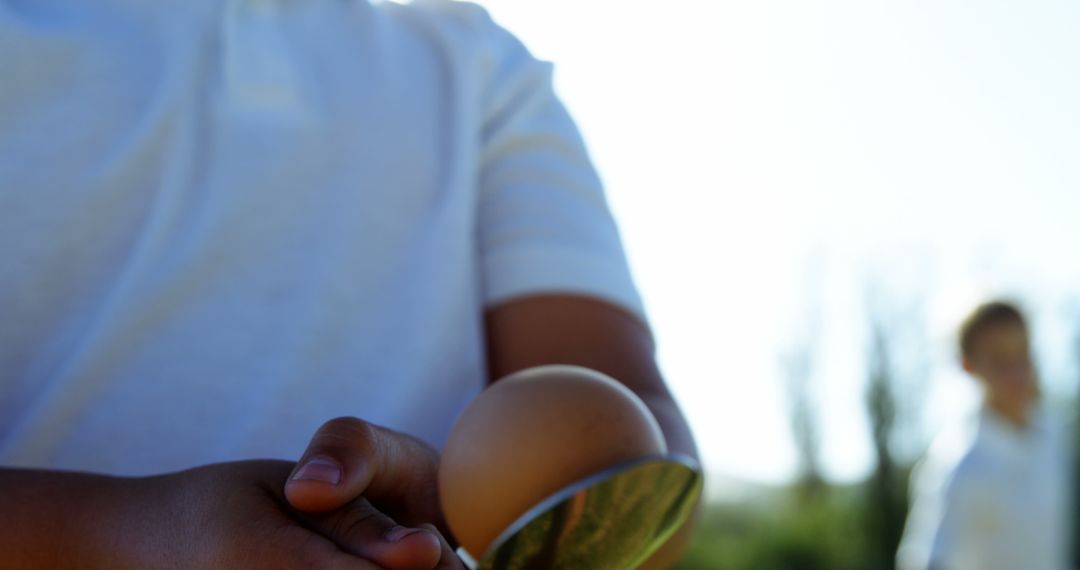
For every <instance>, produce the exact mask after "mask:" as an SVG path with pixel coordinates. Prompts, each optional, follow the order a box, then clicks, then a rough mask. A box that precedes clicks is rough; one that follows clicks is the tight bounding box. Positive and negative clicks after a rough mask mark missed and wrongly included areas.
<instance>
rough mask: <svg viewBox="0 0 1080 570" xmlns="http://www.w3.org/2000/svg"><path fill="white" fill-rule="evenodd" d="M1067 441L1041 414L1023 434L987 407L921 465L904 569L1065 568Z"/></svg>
mask: <svg viewBox="0 0 1080 570" xmlns="http://www.w3.org/2000/svg"><path fill="white" fill-rule="evenodd" d="M1069 456H1070V454H1069V446H1068V445H1067V438H1066V437H1065V433H1064V430H1063V429H1062V428H1061V426H1058V425H1056V424H1055V423H1054V422H1053V421H1051V420H1049V419H1047V417H1046V416H1045V415H1040V417H1039V418H1038V419H1037V420H1036V421H1035V422H1034V423H1033V425H1032V426H1031V427H1030V428H1029V429H1027V430H1025V431H1019V430H1017V429H1016V428H1014V427H1012V426H1011V425H1008V424H1006V423H1005V421H1004V420H1002V419H1000V418H999V417H998V416H997V415H996V414H993V413H990V412H988V411H984V412H983V413H981V414H980V416H979V417H978V420H977V422H976V424H975V425H974V426H973V427H972V428H971V429H970V430H968V431H967V432H966V433H965V432H963V431H957V432H952V433H949V434H947V435H946V436H944V437H942V438H940V439H939V440H938V441H937V442H935V445H934V447H933V449H932V450H931V452H930V454H929V455H928V456H927V458H926V459H925V460H924V461H923V462H922V463H921V464H920V465H919V467H918V468H917V469H916V472H915V474H914V479H913V482H914V483H913V486H912V499H913V508H912V511H911V514H910V515H909V517H908V523H907V528H906V529H905V531H904V539H903V542H902V543H901V545H900V550H899V552H898V555H897V562H898V564H897V565H898V567H899V568H900V569H901V570H925V569H927V568H934V569H944V570H1064V569H1065V568H1067V567H1068V566H1067V560H1068V558H1067V557H1068V555H1069V540H1068V538H1069V536H1068V530H1069V519H1070V514H1071V508H1072V502H1071V500H1070V497H1071V493H1070V492H1069V483H1070V482H1071V479H1069V476H1068V474H1069V471H1070V468H1069V465H1070V460H1069Z"/></svg>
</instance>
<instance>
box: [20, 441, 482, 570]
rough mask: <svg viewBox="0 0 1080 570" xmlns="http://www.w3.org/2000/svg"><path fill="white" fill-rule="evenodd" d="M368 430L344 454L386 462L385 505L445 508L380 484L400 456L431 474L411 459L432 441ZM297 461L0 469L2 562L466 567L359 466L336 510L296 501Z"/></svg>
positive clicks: (352, 460)
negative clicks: (171, 469) (137, 472)
mask: <svg viewBox="0 0 1080 570" xmlns="http://www.w3.org/2000/svg"><path fill="white" fill-rule="evenodd" d="M357 425H364V426H366V425H367V424H365V423H364V422H361V421H360V420H350V421H349V422H348V426H346V427H353V428H355V426H357ZM327 426H329V427H327ZM327 426H324V428H323V429H322V430H320V432H319V434H317V436H316V438H315V439H314V440H313V443H312V448H313V449H320V448H321V449H323V450H326V449H327V448H326V446H322V447H320V446H321V445H322V444H321V443H320V442H321V441H327V440H329V441H334V440H335V438H337V437H339V436H340V435H341V434H340V433H338V434H337V435H335V433H336V432H335V429H339V428H341V427H342V422H340V421H339V422H338V423H336V424H335V423H334V422H331V423H329V424H327ZM376 430H377V431H376ZM369 431H370V433H374V434H376V438H377V439H376V440H369V441H368V443H373V444H372V445H368V446H367V447H365V448H364V449H362V450H349V451H350V452H356V453H362V455H357V456H350V457H346V458H344V459H343V460H342V461H343V462H344V463H345V464H346V465H347V469H348V465H354V466H355V465H361V464H365V463H366V464H368V465H376V466H381V469H383V472H382V473H381V474H380V473H375V472H371V471H370V470H369V473H368V475H370V477H368V482H369V483H371V485H372V487H373V489H374V490H377V491H381V492H382V493H383V495H382V496H381V497H380V499H381V500H380V502H379V504H380V508H386V509H395V510H391V511H389V512H393V513H394V515H395V517H396V516H398V515H399V512H397V511H400V513H401V514H402V515H404V514H406V513H408V514H412V513H423V515H422V516H423V517H432V518H434V515H432V514H430V513H434V512H437V506H436V505H435V504H434V503H432V504H431V505H427V504H423V503H424V501H428V502H431V501H434V491H432V494H431V495H430V496H416V497H414V496H411V495H410V496H408V497H403V498H401V500H399V501H394V500H392V499H391V498H389V496H388V495H387V493H392V492H393V491H394V489H390V490H389V491H388V490H386V489H385V488H380V486H381V487H386V486H387V481H388V480H395V478H396V480H405V479H409V480H411V479H410V478H402V477H399V476H400V475H401V472H402V471H404V469H402V468H400V466H402V465H405V466H408V467H409V469H408V470H409V474H410V475H413V476H423V477H427V478H430V480H431V481H434V473H428V474H425V473H419V474H418V471H417V470H415V469H413V467H415V466H416V465H418V464H421V463H425V462H430V461H431V456H432V455H433V454H434V451H432V450H430V448H426V449H425V448H423V447H422V446H419V445H418V442H417V441H416V440H414V439H412V438H408V436H404V435H402V434H397V433H395V432H391V431H389V430H378V428H373V429H372V430H369ZM349 435H350V437H351V436H352V435H354V433H350V434H349ZM330 451H331V452H336V450H333V449H330ZM295 466H296V465H295V464H294V463H292V462H287V461H242V462H233V463H221V464H216V465H208V466H204V467H199V468H196V469H191V470H188V471H182V472H179V473H172V474H168V475H160V476H153V477H140V478H125V477H109V476H102V475H94V474H88V473H74V472H61V471H42V470H25V469H4V468H0V567H2V568H5V569H8V568H11V569H21V568H27V569H30V568H34V569H38V568H109V569H122V568H162V569H165V568H177V569H180V568H203V569H213V568H230V569H242V568H327V569H337V568H341V569H346V568H349V569H356V570H364V569H370V570H375V569H378V568H387V569H394V568H428V569H456V568H461V562H460V561H459V560H458V559H457V557H456V556H455V555H454V554H453V551H452V550H451V548H450V547H449V545H448V544H447V543H446V541H445V540H442V538H441V536H440V535H439V533H438V531H437V530H435V528H434V527H430V526H429V527H426V528H424V529H423V530H421V531H418V529H416V528H415V527H418V526H421V525H422V524H423V523H427V522H433V521H427V520H422V518H416V519H413V520H408V521H405V520H404V518H399V519H396V520H395V519H392V518H391V517H390V516H388V515H387V514H385V513H384V512H381V511H379V510H377V509H376V508H375V507H373V506H372V505H371V503H369V502H368V501H367V500H366V499H365V498H363V497H361V496H360V495H361V494H363V493H364V492H365V491H366V490H367V489H365V488H364V487H363V486H358V485H357V484H356V479H357V475H359V474H360V473H359V472H358V471H356V470H353V471H352V472H351V473H346V475H345V479H343V480H342V488H341V489H338V491H342V492H346V493H348V496H345V495H341V496H336V497H335V500H336V501H337V502H336V504H335V505H334V506H335V507H339V508H334V509H333V510H329V511H327V512H325V513H322V514H318V513H315V514H311V513H303V512H300V511H297V510H295V509H293V508H292V507H290V506H289V505H288V502H287V501H286V498H285V492H286V491H285V487H286V482H288V481H290V478H291V477H293V476H294V475H295V473H294V470H295ZM345 483H349V484H348V486H347V487H346V485H345ZM314 484H315V483H313V482H312V481H310V480H303V481H293V482H292V483H290V489H289V492H290V495H292V496H299V495H303V493H304V492H305V491H306V492H307V493H308V497H307V499H308V500H309V501H310V500H312V499H313V498H316V499H317V496H318V494H319V492H320V491H319V490H318V489H315V493H314V494H312V492H311V491H312V485H314ZM305 488H306V489H305ZM433 488H434V487H433V485H432V489H433ZM298 493H299V494H298ZM338 495H340V492H339V493H338ZM407 503H409V504H407ZM406 507H408V508H406ZM399 522H401V524H406V525H410V526H412V527H414V528H412V529H411V530H412V532H409V533H403V532H396V533H391V532H390V531H392V530H394V529H395V528H399V529H400V527H398V523H399ZM402 530H405V529H402ZM402 534H405V536H402Z"/></svg>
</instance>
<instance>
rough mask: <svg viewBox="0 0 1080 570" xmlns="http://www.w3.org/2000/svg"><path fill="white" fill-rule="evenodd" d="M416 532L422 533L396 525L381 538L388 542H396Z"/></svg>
mask: <svg viewBox="0 0 1080 570" xmlns="http://www.w3.org/2000/svg"><path fill="white" fill-rule="evenodd" d="M418 532H422V531H421V529H418V528H407V527H403V526H401V525H397V526H394V527H392V528H391V529H390V530H388V531H386V533H385V534H383V538H385V539H386V540H388V541H390V542H397V541H399V540H401V539H403V538H405V537H406V536H409V535H410V534H416V533H418Z"/></svg>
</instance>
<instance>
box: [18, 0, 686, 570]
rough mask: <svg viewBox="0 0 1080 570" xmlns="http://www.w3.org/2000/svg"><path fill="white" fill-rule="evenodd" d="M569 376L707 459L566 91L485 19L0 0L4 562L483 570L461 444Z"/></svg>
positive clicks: (426, 5) (289, 0)
mask: <svg viewBox="0 0 1080 570" xmlns="http://www.w3.org/2000/svg"><path fill="white" fill-rule="evenodd" d="M554 363H562V364H577V365H581V366H586V367H589V368H593V369H596V370H599V371H601V372H604V373H607V374H608V375H610V376H612V377H615V378H618V379H619V380H620V381H622V382H623V383H624V384H626V385H627V386H628V387H629V388H630V389H632V390H634V391H635V392H636V393H637V394H638V395H639V396H641V398H642V400H643V401H645V402H646V404H647V405H648V406H649V407H650V409H652V411H653V413H654V414H655V415H656V417H657V420H658V421H659V423H660V425H661V426H662V428H663V430H664V433H665V435H666V436H667V440H668V447H669V448H670V449H671V450H673V451H679V452H682V453H685V454H691V455H692V454H694V445H693V440H692V438H691V436H690V432H689V430H688V428H687V426H686V423H685V421H684V419H683V417H682V415H681V413H680V411H679V410H678V407H677V406H676V405H675V402H674V400H673V399H672V397H671V394H670V393H669V392H668V390H667V388H666V386H665V384H664V382H663V379H662V378H661V376H660V374H659V372H658V370H657V367H656V363H655V361H654V359H653V344H652V338H651V335H650V333H649V330H648V327H647V325H646V321H645V319H644V314H643V311H642V309H641V303H640V300H639V298H638V294H637V291H636V289H635V287H634V285H633V282H632V280H631V277H630V272H629V268H628V266H627V264H626V260H625V257H624V255H623V251H622V245H621V243H620V240H619V235H618V231H617V229H616V226H615V223H614V221H613V219H612V217H611V214H610V212H609V211H608V208H607V204H606V201H605V197H604V192H603V188H602V186H601V184H600V180H599V178H598V177H597V175H596V172H595V171H594V169H593V167H592V164H591V162H590V161H589V158H588V154H587V152H586V150H585V147H584V145H583V143H582V140H581V137H580V136H579V134H578V131H577V128H576V127H575V126H574V123H573V121H572V120H571V119H570V116H569V115H568V114H567V112H566V110H565V109H564V108H563V106H562V104H561V103H560V102H559V100H558V98H557V97H556V96H555V92H554V90H553V88H552V84H551V67H550V65H548V64H547V63H545V62H542V61H538V60H537V59H535V58H533V57H532V56H531V55H530V54H529V52H528V51H527V50H526V49H525V47H524V46H522V45H521V43H520V42H519V41H517V39H516V38H514V37H513V36H512V35H511V34H510V33H508V32H507V31H506V30H504V29H502V28H501V27H499V26H498V25H496V24H495V23H494V22H493V21H492V20H491V18H490V17H488V15H487V13H486V12H484V10H482V9H481V8H479V7H477V6H475V5H472V4H468V3H463V2H449V1H445V0H423V1H416V2H410V3H394V2H382V1H374V0H372V1H368V0H175V1H167V0H163V1H155V2H145V1H142V0H95V1H93V2H84V1H82V0H25V1H22V0H20V1H14V2H2V3H0V466H2V467H0V567H3V568H42V567H60V568H65V567H79V568H236V569H241V568H373V567H376V566H378V567H382V568H424V569H430V568H436V567H437V568H456V567H460V564H461V563H460V561H459V560H457V559H456V558H455V557H454V556H453V554H452V553H448V545H447V541H445V540H442V538H444V537H443V536H441V535H444V534H445V529H444V528H442V527H441V525H440V523H441V519H440V516H439V513H438V501H437V500H436V497H435V491H434V486H433V475H434V466H435V465H436V464H437V457H438V456H437V449H438V447H439V446H440V445H441V444H442V442H443V440H444V438H445V437H446V435H447V432H448V430H449V428H450V425H451V424H452V422H453V420H454V418H455V416H456V415H457V414H458V413H459V412H460V411H461V410H462V409H463V408H464V406H465V405H466V404H468V402H469V401H470V399H471V398H472V397H474V396H475V395H476V393H477V392H479V391H480V390H481V389H483V388H484V386H485V385H486V384H487V383H488V382H492V381H495V380H496V379H498V378H500V377H502V376H504V375H506V374H509V373H512V372H515V371H517V370H521V369H523V368H528V367H532V366H538V365H543V364H554ZM336 417H344V419H338V420H331V418H336ZM324 422H328V423H326V424H325V425H324V426H323V427H322V428H319V426H320V425H322V424H324ZM376 425H378V426H386V427H385V428H381V427H376ZM317 428H319V429H318V430H317ZM313 432H315V433H316V435H315V437H314V438H313V439H311V440H310V443H309V438H310V437H311V434H312V433H313ZM305 449H306V450H307V451H306V452H305V451H304V450H305ZM268 457H269V458H280V459H282V460H279V461H264V460H261V458H268ZM297 458H302V460H301V462H300V463H301V464H300V465H299V466H296V467H294V463H293V462H292V461H285V460H288V459H291V460H293V461H295V460H296V459H297ZM287 481H288V483H287ZM432 525H434V526H432ZM440 531H443V532H440ZM675 551H676V552H677V547H676V548H675Z"/></svg>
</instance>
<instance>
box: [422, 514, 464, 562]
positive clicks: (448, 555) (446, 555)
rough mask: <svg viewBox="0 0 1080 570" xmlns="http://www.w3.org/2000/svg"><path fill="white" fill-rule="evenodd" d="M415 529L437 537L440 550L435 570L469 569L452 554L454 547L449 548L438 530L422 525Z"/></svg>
mask: <svg viewBox="0 0 1080 570" xmlns="http://www.w3.org/2000/svg"><path fill="white" fill-rule="evenodd" d="M417 528H422V529H424V530H427V531H429V532H431V533H432V534H434V535H435V536H437V537H439V545H440V546H441V548H442V550H441V552H440V556H439V564H438V565H437V566H435V570H469V567H468V566H466V565H465V562H464V561H462V560H461V558H460V557H459V556H458V555H457V553H456V552H454V547H452V546H450V543H449V542H447V540H446V538H444V537H443V535H442V534H441V533H440V532H439V529H437V528H435V526H434V525H431V524H422V525H420V526H419V527H417Z"/></svg>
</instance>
